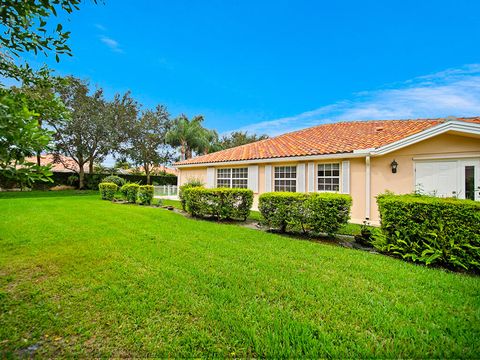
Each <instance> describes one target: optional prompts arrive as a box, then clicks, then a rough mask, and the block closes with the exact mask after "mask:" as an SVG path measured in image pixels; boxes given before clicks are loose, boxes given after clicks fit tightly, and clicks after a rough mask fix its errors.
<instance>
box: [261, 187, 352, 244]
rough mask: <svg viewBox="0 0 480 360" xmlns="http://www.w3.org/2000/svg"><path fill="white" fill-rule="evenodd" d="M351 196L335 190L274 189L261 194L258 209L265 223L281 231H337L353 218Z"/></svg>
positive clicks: (329, 232)
mask: <svg viewBox="0 0 480 360" xmlns="http://www.w3.org/2000/svg"><path fill="white" fill-rule="evenodd" d="M351 205H352V198H351V197H350V196H349V195H344V194H334V193H314V194H303V193H293V192H271V193H264V194H262V195H260V198H259V206H258V208H259V210H260V213H261V214H262V216H263V218H264V219H265V223H266V224H267V225H268V226H270V227H271V228H274V229H277V230H279V231H280V232H287V231H294V232H296V231H302V232H303V233H308V232H312V233H326V234H328V235H330V236H332V235H334V234H335V232H337V231H338V230H339V229H340V228H341V227H342V226H344V225H346V224H347V223H348V220H349V219H350V207H351Z"/></svg>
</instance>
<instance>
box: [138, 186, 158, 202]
mask: <svg viewBox="0 0 480 360" xmlns="http://www.w3.org/2000/svg"><path fill="white" fill-rule="evenodd" d="M153 190H154V188H153V185H140V186H139V188H138V202H139V203H140V204H142V205H150V204H151V203H152V200H153Z"/></svg>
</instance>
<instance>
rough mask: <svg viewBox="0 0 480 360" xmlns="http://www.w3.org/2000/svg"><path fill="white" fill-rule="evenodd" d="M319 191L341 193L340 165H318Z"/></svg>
mask: <svg viewBox="0 0 480 360" xmlns="http://www.w3.org/2000/svg"><path fill="white" fill-rule="evenodd" d="M317 183H318V185H317V189H318V191H340V164H318V173H317Z"/></svg>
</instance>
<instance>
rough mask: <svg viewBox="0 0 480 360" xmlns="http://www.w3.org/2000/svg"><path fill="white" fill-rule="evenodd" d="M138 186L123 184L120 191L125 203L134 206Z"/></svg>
mask: <svg viewBox="0 0 480 360" xmlns="http://www.w3.org/2000/svg"><path fill="white" fill-rule="evenodd" d="M139 187H140V185H138V184H136V183H132V184H125V185H123V186H122V188H121V189H120V192H121V193H122V196H123V198H124V199H125V200H127V202H129V203H133V204H135V203H136V202H137V195H138V188H139Z"/></svg>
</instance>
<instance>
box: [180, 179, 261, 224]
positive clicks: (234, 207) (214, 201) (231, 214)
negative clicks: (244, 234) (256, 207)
mask: <svg viewBox="0 0 480 360" xmlns="http://www.w3.org/2000/svg"><path fill="white" fill-rule="evenodd" d="M183 198H184V201H185V207H186V210H187V211H188V212H189V213H190V214H191V215H192V216H199V217H214V218H216V219H219V220H223V219H237V220H244V221H245V220H246V219H247V217H248V215H249V214H250V208H251V207H252V203H253V191H252V190H248V189H231V188H216V189H205V188H203V187H188V188H184V189H183Z"/></svg>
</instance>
